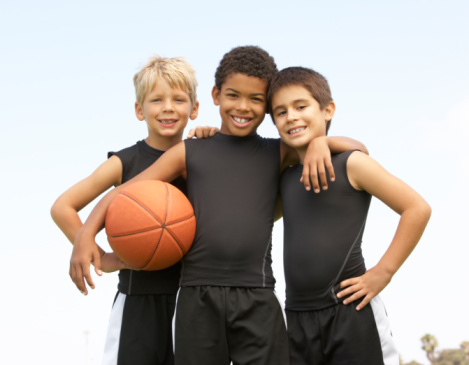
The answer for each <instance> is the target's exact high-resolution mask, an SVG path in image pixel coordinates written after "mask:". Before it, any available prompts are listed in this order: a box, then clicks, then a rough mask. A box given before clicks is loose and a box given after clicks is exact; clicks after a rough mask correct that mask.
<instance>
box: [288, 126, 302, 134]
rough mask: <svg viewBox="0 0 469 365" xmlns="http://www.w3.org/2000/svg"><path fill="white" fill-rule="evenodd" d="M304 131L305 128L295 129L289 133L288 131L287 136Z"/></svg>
mask: <svg viewBox="0 0 469 365" xmlns="http://www.w3.org/2000/svg"><path fill="white" fill-rule="evenodd" d="M304 129H305V127H299V128H296V129H292V130H291V131H288V134H294V133H298V132H301V131H302V130H304Z"/></svg>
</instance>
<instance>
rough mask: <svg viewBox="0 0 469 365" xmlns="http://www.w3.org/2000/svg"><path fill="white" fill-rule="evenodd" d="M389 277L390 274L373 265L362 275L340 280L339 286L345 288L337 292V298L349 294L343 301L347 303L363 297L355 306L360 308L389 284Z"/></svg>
mask: <svg viewBox="0 0 469 365" xmlns="http://www.w3.org/2000/svg"><path fill="white" fill-rule="evenodd" d="M391 278H392V276H391V275H390V274H388V273H387V272H385V271H384V270H381V269H380V268H379V267H378V266H375V267H373V268H371V269H370V270H368V271H367V272H366V273H365V274H363V275H362V276H359V277H356V278H352V279H348V280H344V281H342V282H341V283H340V288H341V289H343V288H346V289H344V290H341V291H340V292H339V293H338V294H337V298H342V297H345V296H347V295H350V294H351V296H350V297H348V298H347V299H345V300H344V301H343V303H344V304H345V305H347V304H349V303H352V302H353V301H355V300H357V299H359V298H363V297H364V298H363V300H362V301H361V303H360V304H358V306H357V308H356V309H357V310H360V309H362V308H363V307H364V306H365V305H367V304H368V303H369V302H370V301H371V299H373V298H374V297H375V296H377V295H378V294H379V293H380V292H381V291H382V290H383V289H384V288H385V287H386V285H388V284H389V282H390V281H391Z"/></svg>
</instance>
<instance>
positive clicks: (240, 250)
mask: <svg viewBox="0 0 469 365" xmlns="http://www.w3.org/2000/svg"><path fill="white" fill-rule="evenodd" d="M184 143H185V147H186V169H187V179H186V183H187V190H188V196H189V200H190V201H191V203H192V205H193V207H194V211H195V216H196V221H197V229H196V234H195V239H194V243H193V245H192V247H191V249H190V250H189V252H188V253H187V255H186V256H185V257H184V258H183V270H182V277H181V286H198V285H214V286H232V287H259V288H262V287H269V288H272V287H274V285H275V279H274V276H273V273H272V258H271V238H272V227H273V224H274V210H275V203H276V197H277V195H278V184H279V174H280V140H279V139H267V138H262V137H260V136H259V135H257V134H256V135H254V136H248V137H236V136H230V135H225V134H222V133H217V134H216V135H215V136H214V137H211V138H207V139H200V140H199V139H197V140H192V139H191V140H185V141H184Z"/></svg>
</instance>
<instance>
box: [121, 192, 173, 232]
mask: <svg viewBox="0 0 469 365" xmlns="http://www.w3.org/2000/svg"><path fill="white" fill-rule="evenodd" d="M121 194H122V195H124V196H126V197H127V198H129V199H130V200H133V201H134V202H135V203H137V204H138V205H139V206H141V207H142V208H143V209H144V210H145V211H147V212H148V214H150V215H151V216H152V217H153V218H155V219H156V221H157V222H158V223H159V224H161V225H164V222H160V220H159V219H158V218H157V217H156V216H155V215H154V214H153V213H152V212H151V211H150V210H149V209H148V208H147V207H146V206H145V205H143V204H142V203H140V202H139V201H138V200H135V199H134V198H133V197H132V196H131V195H128V194H126V193H125V192H121ZM165 221H166V217H165Z"/></svg>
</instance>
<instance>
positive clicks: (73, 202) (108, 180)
mask: <svg viewBox="0 0 469 365" xmlns="http://www.w3.org/2000/svg"><path fill="white" fill-rule="evenodd" d="M121 176H122V163H121V160H120V159H119V158H118V157H116V156H112V157H111V158H109V159H108V160H106V161H105V162H104V163H103V164H101V165H100V166H99V167H98V168H97V169H96V170H95V171H94V172H93V173H92V174H91V175H90V176H88V177H86V178H85V179H83V180H81V181H80V182H78V183H76V184H75V185H73V186H72V187H71V188H70V189H68V190H67V191H65V192H64V193H63V194H62V195H60V196H59V197H58V198H57V200H56V201H55V203H54V204H53V205H52V208H51V216H52V219H53V220H54V222H55V224H57V226H58V227H59V228H60V230H61V231H62V232H63V234H64V235H65V236H66V237H67V238H68V240H69V241H70V242H71V243H72V244H73V242H74V240H75V236H76V234H77V232H78V230H79V229H80V228H81V226H82V225H83V223H82V221H81V219H80V217H79V215H78V212H79V211H80V210H82V209H83V208H84V207H86V206H87V205H88V204H89V203H90V202H92V201H93V200H94V199H96V198H97V197H98V196H99V195H100V194H102V193H103V192H105V191H106V190H108V189H109V188H110V187H112V186H114V185H119V184H120V182H121V181H120V180H121Z"/></svg>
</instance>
